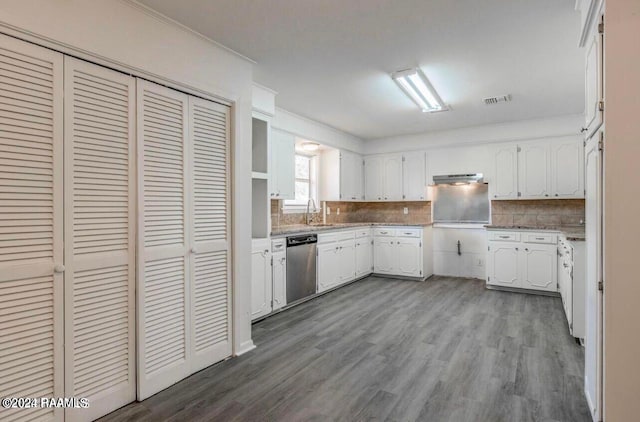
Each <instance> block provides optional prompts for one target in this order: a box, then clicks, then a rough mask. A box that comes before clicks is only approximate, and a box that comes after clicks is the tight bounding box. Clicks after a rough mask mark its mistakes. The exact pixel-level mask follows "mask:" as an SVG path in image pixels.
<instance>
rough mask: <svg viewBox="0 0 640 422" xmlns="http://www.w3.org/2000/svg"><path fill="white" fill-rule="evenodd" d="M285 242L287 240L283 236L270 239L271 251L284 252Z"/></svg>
mask: <svg viewBox="0 0 640 422" xmlns="http://www.w3.org/2000/svg"><path fill="white" fill-rule="evenodd" d="M286 244H287V242H286V239H284V238H282V239H276V240H273V241H271V252H273V253H278V252H284V250H285V249H286Z"/></svg>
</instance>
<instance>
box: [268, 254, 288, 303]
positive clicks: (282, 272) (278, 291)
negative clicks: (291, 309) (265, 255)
mask: <svg viewBox="0 0 640 422" xmlns="http://www.w3.org/2000/svg"><path fill="white" fill-rule="evenodd" d="M272 260H273V272H272V277H273V283H272V284H273V295H272V297H273V306H272V308H273V310H274V311H277V310H278V309H280V308H282V307H283V306H285V305H286V304H287V291H286V288H287V254H286V252H279V253H274V254H273V255H272Z"/></svg>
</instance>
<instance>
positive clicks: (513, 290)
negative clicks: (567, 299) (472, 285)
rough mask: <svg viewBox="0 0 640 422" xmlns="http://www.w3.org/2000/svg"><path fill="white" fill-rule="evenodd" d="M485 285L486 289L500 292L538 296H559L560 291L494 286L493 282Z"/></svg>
mask: <svg viewBox="0 0 640 422" xmlns="http://www.w3.org/2000/svg"><path fill="white" fill-rule="evenodd" d="M485 287H486V288H487V290H499V291H502V292H511V293H526V294H530V295H538V296H551V297H560V293H558V292H545V291H543V290H532V289H519V288H516V287H503V286H496V285H494V284H487V285H486V286H485Z"/></svg>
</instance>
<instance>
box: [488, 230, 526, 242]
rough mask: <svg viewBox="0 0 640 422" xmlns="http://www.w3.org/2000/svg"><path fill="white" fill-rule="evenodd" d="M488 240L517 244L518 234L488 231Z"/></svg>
mask: <svg viewBox="0 0 640 422" xmlns="http://www.w3.org/2000/svg"><path fill="white" fill-rule="evenodd" d="M489 240H494V241H498V242H519V241H520V233H518V232H503V231H490V232H489Z"/></svg>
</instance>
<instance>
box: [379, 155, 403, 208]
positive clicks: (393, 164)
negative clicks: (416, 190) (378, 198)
mask: <svg viewBox="0 0 640 422" xmlns="http://www.w3.org/2000/svg"><path fill="white" fill-rule="evenodd" d="M383 174H384V177H383V181H382V186H383V187H382V197H383V198H384V199H385V200H386V201H399V200H402V155H400V154H397V155H395V154H394V155H387V156H385V157H384V160H383Z"/></svg>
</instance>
